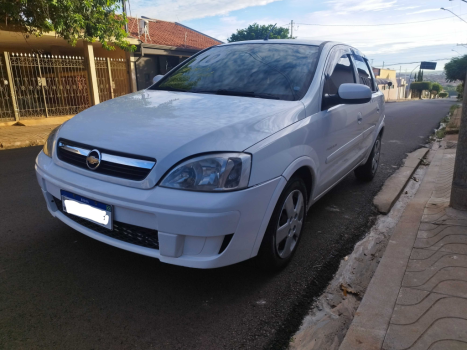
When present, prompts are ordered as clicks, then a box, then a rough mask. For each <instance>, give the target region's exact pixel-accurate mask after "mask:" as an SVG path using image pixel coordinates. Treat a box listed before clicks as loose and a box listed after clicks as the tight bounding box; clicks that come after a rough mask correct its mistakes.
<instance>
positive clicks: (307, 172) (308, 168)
mask: <svg viewBox="0 0 467 350" xmlns="http://www.w3.org/2000/svg"><path fill="white" fill-rule="evenodd" d="M315 169H316V168H315V163H314V162H313V160H312V159H311V158H310V157H307V156H303V157H299V158H297V159H296V160H295V161H293V162H292V163H291V164H290V165H289V166H288V167H287V169H285V171H284V172H283V173H282V176H281V180H280V182H279V184H278V185H277V187H276V190H275V191H274V194H273V195H272V197H271V199H270V201H269V205H268V209H267V210H266V213H265V215H264V217H263V221H262V223H261V227H260V229H259V231H258V234H257V236H256V241H255V244H254V245H253V248H252V251H251V257H254V256H256V255H257V254H258V251H259V248H260V246H261V243H262V241H263V238H264V234H265V232H266V229H267V227H268V225H269V220H271V216H272V213H273V211H274V209H275V207H276V204H277V201H278V200H279V197H280V196H281V194H282V192H283V191H284V188H285V186H286V185H287V182H288V181H289V180H290V179H291V178H292V177H293V176H295V175H298V176H300V177H301V178H302V179H303V180H304V182H305V186H306V187H307V192H309V193H308V203H307V208H306V209H307V210H308V209H309V207H310V206H311V203H312V201H311V198H313V197H312V195H313V190H314V185H315V183H316V181H315V179H316V171H315Z"/></svg>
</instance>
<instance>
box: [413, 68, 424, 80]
mask: <svg viewBox="0 0 467 350" xmlns="http://www.w3.org/2000/svg"><path fill="white" fill-rule="evenodd" d="M415 81H423V71H422V70H421V69H420V70H419V71H418V79H417V78H415Z"/></svg>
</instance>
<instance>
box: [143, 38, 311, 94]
mask: <svg viewBox="0 0 467 350" xmlns="http://www.w3.org/2000/svg"><path fill="white" fill-rule="evenodd" d="M318 58H319V47H318V46H310V45H297V44H273V43H271V44H237V45H226V46H216V47H213V48H211V49H209V50H207V51H205V52H203V53H201V54H199V55H197V56H196V57H193V58H192V59H189V60H187V62H186V63H185V64H183V65H182V66H180V67H179V68H178V69H176V70H175V71H172V72H170V73H169V74H167V75H166V76H165V77H164V78H163V79H162V80H160V81H159V82H158V83H156V84H155V85H153V86H151V87H150V88H149V89H150V90H169V91H186V92H193V93H208V94H219V95H233V96H247V97H258V98H270V99H280V100H288V101H294V100H298V99H301V98H302V97H303V96H304V95H305V93H306V91H307V89H308V87H309V86H310V83H311V81H312V79H313V75H314V71H315V69H316V64H317V61H318Z"/></svg>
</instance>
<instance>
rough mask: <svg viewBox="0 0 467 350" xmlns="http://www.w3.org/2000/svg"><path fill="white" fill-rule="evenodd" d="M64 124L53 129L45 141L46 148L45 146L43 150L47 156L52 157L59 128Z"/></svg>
mask: <svg viewBox="0 0 467 350" xmlns="http://www.w3.org/2000/svg"><path fill="white" fill-rule="evenodd" d="M62 125H63V124H62ZM62 125H59V126H57V127H56V128H55V129H53V130H52V131H51V132H50V134H49V136H48V137H47V141H45V144H44V148H43V151H44V153H45V155H46V156H49V157H52V154H53V147H54V141H55V136H56V135H57V132H58V129H60V127H61V126H62Z"/></svg>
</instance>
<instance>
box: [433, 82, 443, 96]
mask: <svg viewBox="0 0 467 350" xmlns="http://www.w3.org/2000/svg"><path fill="white" fill-rule="evenodd" d="M441 91H443V87H442V86H441V84H438V83H433V84H431V93H432V94H433V95H435V97H436V95H438V94H439V93H440V92H441Z"/></svg>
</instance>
